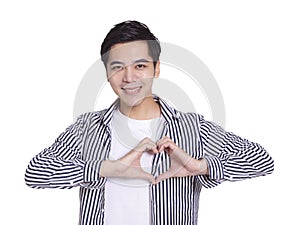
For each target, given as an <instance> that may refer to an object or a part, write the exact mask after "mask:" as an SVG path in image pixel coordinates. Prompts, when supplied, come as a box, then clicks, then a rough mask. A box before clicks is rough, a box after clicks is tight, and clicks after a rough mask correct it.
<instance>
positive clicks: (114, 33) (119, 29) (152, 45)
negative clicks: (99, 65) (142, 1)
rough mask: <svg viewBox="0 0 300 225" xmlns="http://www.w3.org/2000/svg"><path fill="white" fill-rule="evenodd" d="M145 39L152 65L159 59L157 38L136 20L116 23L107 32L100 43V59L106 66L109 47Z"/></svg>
mask: <svg viewBox="0 0 300 225" xmlns="http://www.w3.org/2000/svg"><path fill="white" fill-rule="evenodd" d="M142 40H143V41H146V42H147V44H148V54H149V56H150V57H151V58H152V60H153V63H154V67H155V66H156V63H157V62H158V61H159V56H160V52H161V47H160V43H159V41H158V39H157V38H156V37H155V36H154V35H153V34H152V33H151V31H150V30H149V28H148V27H147V26H146V25H145V24H143V23H140V22H138V21H125V22H122V23H119V24H116V25H115V26H114V27H113V28H112V29H111V30H110V31H109V32H108V34H107V36H106V37H105V39H104V40H103V43H102V45H101V59H102V61H103V63H104V66H105V68H107V61H108V57H109V51H110V50H111V47H112V46H114V45H116V44H120V43H127V42H132V41H142Z"/></svg>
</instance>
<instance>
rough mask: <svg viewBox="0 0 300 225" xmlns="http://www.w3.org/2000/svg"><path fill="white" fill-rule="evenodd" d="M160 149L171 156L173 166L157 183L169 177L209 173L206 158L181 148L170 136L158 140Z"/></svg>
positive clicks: (161, 175)
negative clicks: (193, 154)
mask: <svg viewBox="0 0 300 225" xmlns="http://www.w3.org/2000/svg"><path fill="white" fill-rule="evenodd" d="M157 147H158V151H159V152H162V151H165V152H167V153H168V155H169V156H170V158H171V167H170V168H169V170H168V171H166V172H165V173H163V174H160V175H159V176H158V177H157V178H156V180H155V183H158V182H160V181H162V180H165V179H167V178H169V177H185V176H195V175H200V174H202V175H204V174H207V173H208V169H207V162H206V160H205V159H200V160H197V159H194V158H193V157H191V156H190V155H189V154H187V153H186V152H185V151H184V150H182V149H181V148H179V147H178V146H177V145H176V144H175V143H174V142H173V141H172V140H171V139H170V138H169V137H163V138H162V139H160V140H159V141H158V142H157Z"/></svg>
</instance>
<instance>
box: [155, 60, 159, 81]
mask: <svg viewBox="0 0 300 225" xmlns="http://www.w3.org/2000/svg"><path fill="white" fill-rule="evenodd" d="M159 74H160V61H157V62H156V66H155V71H154V77H155V78H158V77H159Z"/></svg>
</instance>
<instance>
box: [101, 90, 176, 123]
mask: <svg viewBox="0 0 300 225" xmlns="http://www.w3.org/2000/svg"><path fill="white" fill-rule="evenodd" d="M153 99H154V101H156V102H158V103H159V105H160V109H161V114H162V116H163V118H164V119H165V121H166V122H167V123H170V122H171V121H173V120H174V119H180V114H179V112H178V111H177V110H176V109H174V108H172V107H171V106H170V105H169V104H168V103H167V102H166V101H165V100H163V99H161V98H160V97H158V96H157V95H153ZM119 104H120V99H119V98H118V99H117V100H115V101H114V103H113V104H112V105H111V106H110V107H109V108H108V109H107V110H106V111H105V112H104V113H103V114H101V115H100V119H101V120H102V122H103V123H104V124H105V125H108V124H109V123H110V122H111V119H112V116H113V114H114V111H115V110H116V109H117V108H118V107H119Z"/></svg>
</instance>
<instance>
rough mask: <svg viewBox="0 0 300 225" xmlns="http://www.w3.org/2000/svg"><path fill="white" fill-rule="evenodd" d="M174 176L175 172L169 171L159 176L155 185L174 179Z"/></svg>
mask: <svg viewBox="0 0 300 225" xmlns="http://www.w3.org/2000/svg"><path fill="white" fill-rule="evenodd" d="M172 175H173V172H171V171H170V170H168V171H167V172H164V173H162V174H160V175H158V177H156V179H155V183H154V184H158V183H159V182H161V181H163V180H166V179H168V178H170V177H172Z"/></svg>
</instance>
